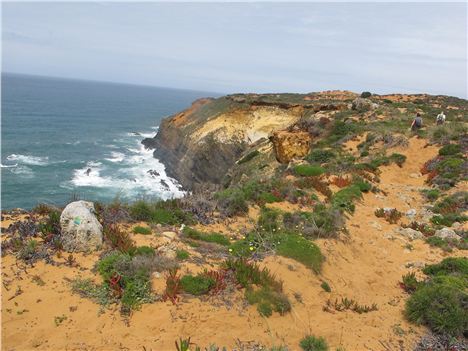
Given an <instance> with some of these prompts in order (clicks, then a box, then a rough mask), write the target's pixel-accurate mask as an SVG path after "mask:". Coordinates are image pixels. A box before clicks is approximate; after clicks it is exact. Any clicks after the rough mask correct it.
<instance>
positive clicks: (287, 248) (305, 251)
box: [276, 234, 324, 273]
mask: <svg viewBox="0 0 468 351" xmlns="http://www.w3.org/2000/svg"><path fill="white" fill-rule="evenodd" d="M278 240H279V241H278V242H279V243H278V244H277V246H276V252H277V254H278V255H281V256H284V257H289V258H292V259H293V260H296V261H298V262H300V263H302V264H303V265H305V266H306V267H308V268H310V269H312V270H313V271H314V272H316V273H318V272H320V270H321V268H322V262H323V260H324V258H323V256H322V253H321V252H320V249H319V247H318V246H317V245H315V244H314V243H312V242H310V241H309V240H307V239H304V238H303V237H301V236H299V235H296V234H283V235H282V236H280V237H279V239H278Z"/></svg>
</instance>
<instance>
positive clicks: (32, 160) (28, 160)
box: [6, 154, 49, 166]
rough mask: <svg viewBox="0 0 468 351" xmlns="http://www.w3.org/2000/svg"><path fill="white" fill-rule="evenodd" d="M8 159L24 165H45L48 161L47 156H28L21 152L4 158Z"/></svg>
mask: <svg viewBox="0 0 468 351" xmlns="http://www.w3.org/2000/svg"><path fill="white" fill-rule="evenodd" d="M6 159H7V160H8V161H17V162H18V163H22V164H25V165H31V166H46V165H47V164H48V163H49V158H48V157H39V156H28V155H21V154H11V155H8V156H7V158H6Z"/></svg>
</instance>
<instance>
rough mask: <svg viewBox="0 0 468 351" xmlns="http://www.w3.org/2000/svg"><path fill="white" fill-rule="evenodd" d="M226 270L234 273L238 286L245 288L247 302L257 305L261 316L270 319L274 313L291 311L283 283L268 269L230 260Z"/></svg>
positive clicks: (246, 262) (240, 260)
mask: <svg viewBox="0 0 468 351" xmlns="http://www.w3.org/2000/svg"><path fill="white" fill-rule="evenodd" d="M224 268H225V269H227V270H229V271H231V272H233V273H234V277H235V279H236V281H237V282H238V284H240V285H241V286H242V287H243V288H245V298H246V300H247V301H248V302H249V303H250V304H257V310H258V312H259V314H260V315H262V316H265V317H269V316H271V315H272V314H273V312H277V313H279V314H281V315H283V314H285V313H287V312H289V311H290V310H291V303H290V302H289V299H288V297H287V296H286V295H285V294H284V293H283V283H282V282H281V281H279V280H277V279H276V278H275V277H274V276H273V275H272V274H271V273H270V271H269V270H268V269H267V268H263V269H260V268H259V266H258V265H257V264H255V263H251V262H248V261H247V260H245V259H229V260H227V261H226V262H225V263H224Z"/></svg>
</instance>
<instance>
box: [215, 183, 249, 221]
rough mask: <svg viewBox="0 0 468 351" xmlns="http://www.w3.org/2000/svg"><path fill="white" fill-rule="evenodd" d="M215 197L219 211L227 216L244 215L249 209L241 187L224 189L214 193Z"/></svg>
mask: <svg viewBox="0 0 468 351" xmlns="http://www.w3.org/2000/svg"><path fill="white" fill-rule="evenodd" d="M215 197H216V199H217V200H218V207H219V209H220V211H221V213H222V214H224V215H225V216H227V217H232V216H237V215H244V214H246V213H247V212H248V211H249V205H248V204H247V201H246V197H245V195H244V193H243V192H242V190H241V189H238V188H233V189H226V190H223V191H220V192H218V193H216V194H215Z"/></svg>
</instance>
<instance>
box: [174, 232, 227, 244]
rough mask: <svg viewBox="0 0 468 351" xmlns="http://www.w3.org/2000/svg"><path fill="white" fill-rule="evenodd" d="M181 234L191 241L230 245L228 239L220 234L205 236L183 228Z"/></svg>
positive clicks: (207, 234)
mask: <svg viewBox="0 0 468 351" xmlns="http://www.w3.org/2000/svg"><path fill="white" fill-rule="evenodd" d="M182 232H183V233H184V235H185V236H187V237H188V238H190V239H193V240H199V241H205V242H209V243H215V244H218V245H223V246H229V245H230V243H231V242H230V241H229V239H228V238H226V237H225V236H224V235H223V234H220V233H206V234H205V233H202V232H200V231H198V230H196V229H193V228H190V227H185V228H184V229H183V231H182Z"/></svg>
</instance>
